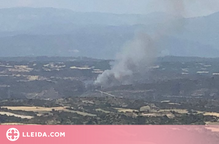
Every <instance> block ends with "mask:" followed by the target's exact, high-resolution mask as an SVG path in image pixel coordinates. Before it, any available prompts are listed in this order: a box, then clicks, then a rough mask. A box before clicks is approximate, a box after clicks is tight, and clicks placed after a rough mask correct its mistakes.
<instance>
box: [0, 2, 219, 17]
mask: <svg viewBox="0 0 219 144" xmlns="http://www.w3.org/2000/svg"><path fill="white" fill-rule="evenodd" d="M173 3H174V7H175V9H176V10H177V9H178V8H179V7H178V6H179V5H181V6H180V7H181V9H182V10H183V11H182V12H181V13H182V15H183V16H185V17H195V16H204V15H209V14H211V13H214V12H217V11H219V0H0V8H10V7H55V8H65V9H71V10H73V11H80V12H109V13H119V14H121V13H123V14H130V13H132V14H148V13H152V12H160V11H164V12H172V13H174V10H173V6H172V4H173Z"/></svg>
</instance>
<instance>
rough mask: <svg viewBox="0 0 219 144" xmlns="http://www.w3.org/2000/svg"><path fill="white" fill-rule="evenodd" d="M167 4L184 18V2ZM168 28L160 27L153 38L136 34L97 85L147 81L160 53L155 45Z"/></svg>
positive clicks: (144, 34) (178, 0)
mask: <svg viewBox="0 0 219 144" xmlns="http://www.w3.org/2000/svg"><path fill="white" fill-rule="evenodd" d="M166 2H167V3H166V5H167V9H168V10H169V12H171V13H173V14H174V15H175V16H182V14H183V11H184V7H183V0H167V1H166ZM158 3H159V2H158ZM167 27H168V28H169V26H162V27H159V28H158V29H157V31H156V32H155V34H154V36H153V37H151V36H149V35H147V34H146V33H144V32H142V31H141V32H138V33H136V35H135V37H134V39H133V40H132V41H130V42H128V43H127V44H125V46H124V47H123V48H122V50H121V52H120V53H118V54H117V56H116V60H115V62H114V63H113V64H112V67H111V69H110V70H106V71H104V72H103V73H102V74H101V75H99V76H98V77H97V79H96V81H95V84H96V85H101V86H103V87H110V86H115V85H123V84H131V83H133V82H134V81H139V80H142V79H145V78H146V76H147V73H148V69H149V67H150V66H151V65H152V64H153V61H154V60H155V59H156V57H157V54H158V52H159V50H158V49H157V48H156V46H155V43H156V41H158V40H159V39H160V38H161V37H162V36H163V35H165V34H166V32H167ZM177 27H178V26H177Z"/></svg>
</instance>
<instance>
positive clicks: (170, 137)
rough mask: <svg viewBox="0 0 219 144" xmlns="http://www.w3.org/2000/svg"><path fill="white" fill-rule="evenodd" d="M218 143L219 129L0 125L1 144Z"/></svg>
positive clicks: (193, 127)
mask: <svg viewBox="0 0 219 144" xmlns="http://www.w3.org/2000/svg"><path fill="white" fill-rule="evenodd" d="M12 143H14V144H26V143H30V144H50V143H52V144H218V143H219V126H15V125H12V126H0V144H12Z"/></svg>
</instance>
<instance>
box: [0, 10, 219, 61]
mask: <svg viewBox="0 0 219 144" xmlns="http://www.w3.org/2000/svg"><path fill="white" fill-rule="evenodd" d="M162 27H163V28H165V33H163V37H162V38H161V39H159V40H157V41H156V42H155V43H156V46H157V47H158V48H159V49H160V50H161V51H162V52H161V53H160V55H173V56H199V57H219V13H215V14H212V15H209V16H205V17H197V18H178V17H175V16H173V15H169V14H166V13H151V14H148V15H137V14H132V15H131V14H110V13H97V12H95V13H81V12H74V11H71V10H66V9H55V8H8V9H0V50H1V53H0V57H5V56H13V57H14V56H87V57H94V58H105V59H108V58H114V56H115V54H116V53H117V52H118V51H120V49H121V48H122V46H123V45H124V44H125V43H126V42H127V41H129V40H131V39H133V36H134V34H135V32H136V31H141V30H142V31H144V32H146V33H147V34H148V35H153V34H154V33H156V32H157V31H159V29H160V28H161V29H162Z"/></svg>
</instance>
